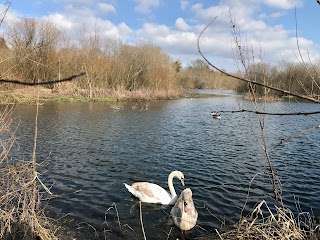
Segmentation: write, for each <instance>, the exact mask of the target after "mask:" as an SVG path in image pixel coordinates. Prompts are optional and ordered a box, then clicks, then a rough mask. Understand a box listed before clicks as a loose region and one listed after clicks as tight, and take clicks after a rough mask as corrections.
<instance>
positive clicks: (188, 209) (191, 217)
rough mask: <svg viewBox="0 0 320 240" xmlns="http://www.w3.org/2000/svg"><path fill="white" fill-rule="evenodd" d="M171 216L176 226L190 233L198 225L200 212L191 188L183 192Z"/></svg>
mask: <svg viewBox="0 0 320 240" xmlns="http://www.w3.org/2000/svg"><path fill="white" fill-rule="evenodd" d="M170 214H171V216H172V218H173V222H174V224H175V225H176V226H177V227H178V228H180V229H181V230H184V231H188V230H190V229H192V228H193V227H194V226H195V225H196V223H197V219H198V212H197V210H196V208H195V206H194V203H193V199H192V191H191V189H190V188H186V189H185V190H183V191H182V192H181V194H180V197H179V198H178V200H177V202H176V204H175V205H174V207H173V208H172V209H171V212H170Z"/></svg>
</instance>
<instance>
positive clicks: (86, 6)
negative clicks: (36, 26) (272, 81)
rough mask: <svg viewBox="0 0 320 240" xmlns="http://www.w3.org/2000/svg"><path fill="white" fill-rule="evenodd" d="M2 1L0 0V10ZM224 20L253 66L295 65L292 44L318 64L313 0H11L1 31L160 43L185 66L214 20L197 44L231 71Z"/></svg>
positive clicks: (319, 10)
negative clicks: (40, 27) (49, 30)
mask: <svg viewBox="0 0 320 240" xmlns="http://www.w3.org/2000/svg"><path fill="white" fill-rule="evenodd" d="M5 2H6V1H3V0H0V10H1V11H0V12H2V11H3V8H4V5H3V3H5ZM1 3H2V4H1ZM295 14H296V16H297V18H295ZM230 15H231V18H232V19H233V20H234V22H235V23H236V27H237V29H239V30H240V33H241V39H242V40H241V43H242V44H246V46H248V47H250V49H252V51H253V54H250V56H251V57H252V56H254V59H255V61H256V62H259V61H263V62H266V63H270V64H273V65H281V64H282V63H283V62H284V61H285V62H297V61H298V60H297V56H298V55H299V54H298V52H297V49H298V48H297V39H298V42H299V47H300V50H301V54H302V56H303V57H304V60H305V61H309V59H310V60H311V61H312V62H316V61H319V59H320V44H319V41H320V31H319V27H318V24H317V22H318V21H319V19H320V18H319V17H320V4H318V3H317V1H316V0H202V1H200V0H34V1H32V0H31V1H23V0H12V1H11V5H10V8H9V11H8V13H7V15H6V18H5V19H4V22H3V24H2V26H1V28H2V30H0V34H1V32H4V29H5V27H6V24H9V23H10V22H13V21H17V20H19V19H24V18H34V19H38V20H46V21H50V22H52V23H54V24H55V26H56V27H57V28H58V29H60V30H61V31H62V32H63V33H64V34H65V35H66V36H67V37H68V38H69V39H71V40H73V41H75V42H76V41H77V39H78V36H79V32H81V30H83V29H85V32H86V34H87V35H90V34H94V33H97V32H98V33H99V35H100V37H101V39H114V40H116V41H121V42H123V43H126V44H131V45H138V44H152V45H156V46H159V47H160V48H161V49H162V50H163V52H165V53H167V54H169V55H170V56H171V58H172V60H173V61H176V60H179V61H180V62H182V63H183V65H184V66H188V65H189V64H191V63H192V62H193V61H195V60H197V59H201V56H200V55H199V53H198V50H197V38H198V36H199V33H200V32H201V31H202V30H203V29H204V27H205V26H207V24H208V23H209V22H210V21H211V20H212V19H214V18H216V17H217V18H216V19H215V20H214V22H213V23H212V24H210V25H209V26H208V28H207V29H206V30H205V32H204V33H203V35H202V37H201V39H200V47H201V51H202V52H203V54H204V55H205V56H206V57H207V58H208V59H209V60H210V62H211V63H213V64H215V65H216V66H217V67H219V68H222V69H226V70H229V71H235V70H237V65H236V64H235V61H234V60H235V55H234V52H235V51H234V49H235V45H234V40H233V34H232V30H233V28H232V26H231V24H230ZM296 24H297V31H296ZM296 34H297V35H298V38H296Z"/></svg>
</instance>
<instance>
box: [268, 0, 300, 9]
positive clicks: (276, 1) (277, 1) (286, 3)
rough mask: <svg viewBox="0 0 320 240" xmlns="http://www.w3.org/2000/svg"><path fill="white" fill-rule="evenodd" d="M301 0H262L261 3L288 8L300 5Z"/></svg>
mask: <svg viewBox="0 0 320 240" xmlns="http://www.w3.org/2000/svg"><path fill="white" fill-rule="evenodd" d="M302 2H303V1H302V0H264V1H263V3H264V4H266V5H268V6H270V7H276V8H282V9H290V8H294V7H295V6H297V7H300V6H301V5H302Z"/></svg>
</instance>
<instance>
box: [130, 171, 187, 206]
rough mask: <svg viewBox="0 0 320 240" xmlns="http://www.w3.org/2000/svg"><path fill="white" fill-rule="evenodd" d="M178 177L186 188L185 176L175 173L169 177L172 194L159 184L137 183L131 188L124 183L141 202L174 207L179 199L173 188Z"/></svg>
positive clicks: (178, 172)
mask: <svg viewBox="0 0 320 240" xmlns="http://www.w3.org/2000/svg"><path fill="white" fill-rule="evenodd" d="M174 177H177V178H178V179H179V180H180V181H181V184H182V185H183V186H184V175H183V173H182V172H180V171H173V172H171V173H170V174H169V177H168V186H169V190H170V193H168V192H167V191H166V190H165V189H163V188H162V187H160V186H159V185H157V184H154V183H149V182H136V183H134V184H132V185H131V186H129V185H128V184H125V183H124V186H125V187H126V188H127V189H128V191H129V192H131V193H132V195H133V196H135V197H137V198H139V199H140V200H141V202H145V203H158V204H163V205H173V204H175V202H176V201H177V199H178V196H177V194H176V191H175V190H174V187H173V178H174Z"/></svg>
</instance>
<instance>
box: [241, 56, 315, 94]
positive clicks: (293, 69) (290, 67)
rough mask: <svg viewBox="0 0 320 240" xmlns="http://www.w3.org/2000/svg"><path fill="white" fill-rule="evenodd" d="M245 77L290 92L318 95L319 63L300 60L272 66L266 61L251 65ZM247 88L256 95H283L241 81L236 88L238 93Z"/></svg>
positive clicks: (243, 91) (245, 90) (246, 90)
mask: <svg viewBox="0 0 320 240" xmlns="http://www.w3.org/2000/svg"><path fill="white" fill-rule="evenodd" d="M245 77H246V78H248V79H250V80H252V81H256V82H260V83H264V84H267V85H269V86H272V87H276V88H280V89H284V90H287V91H290V92H292V93H298V94H301V95H306V96H312V97H315V98H319V97H320V64H319V62H318V63H311V62H309V63H306V62H300V63H295V64H292V63H291V64H289V63H287V64H286V63H284V64H283V65H282V66H272V65H270V64H266V63H257V64H253V65H251V66H250V67H249V68H248V70H247V73H246V74H245ZM249 89H251V90H253V91H255V93H256V94H257V96H263V95H265V94H267V95H270V96H276V97H284V94H283V93H281V92H277V91H273V90H270V89H265V88H264V87H261V86H253V87H252V88H249V87H248V84H247V83H242V84H241V85H240V87H239V88H238V91H239V93H246V92H248V91H249Z"/></svg>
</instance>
